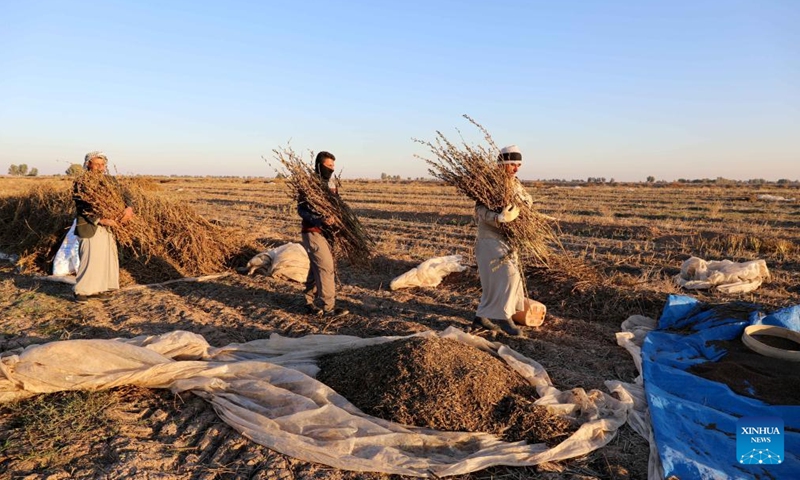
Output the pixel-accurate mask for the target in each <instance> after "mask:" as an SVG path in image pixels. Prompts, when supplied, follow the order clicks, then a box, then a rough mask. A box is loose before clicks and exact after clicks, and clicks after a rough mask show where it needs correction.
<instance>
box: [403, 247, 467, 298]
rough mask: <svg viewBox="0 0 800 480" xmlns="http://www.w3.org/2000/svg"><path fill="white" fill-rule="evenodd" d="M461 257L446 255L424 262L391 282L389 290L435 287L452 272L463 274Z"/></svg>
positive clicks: (464, 268) (463, 268)
mask: <svg viewBox="0 0 800 480" xmlns="http://www.w3.org/2000/svg"><path fill="white" fill-rule="evenodd" d="M461 259H462V257H461V255H448V256H446V257H434V258H431V259H429V260H425V261H424V262H422V263H420V264H419V265H417V266H416V267H414V268H412V269H411V270H409V271H407V272H406V273H404V274H402V275H400V276H399V277H397V278H395V279H394V280H392V283H390V284H389V288H390V289H391V290H399V289H401V288H410V287H435V286H437V285H439V284H440V283H442V279H443V278H444V277H446V276H447V275H448V274H450V273H453V272H463V271H464V270H466V268H467V267H465V266H464V265H461Z"/></svg>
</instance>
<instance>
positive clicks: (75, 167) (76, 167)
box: [66, 163, 83, 177]
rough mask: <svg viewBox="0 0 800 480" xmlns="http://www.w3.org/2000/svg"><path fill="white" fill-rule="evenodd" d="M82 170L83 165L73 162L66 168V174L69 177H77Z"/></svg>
mask: <svg viewBox="0 0 800 480" xmlns="http://www.w3.org/2000/svg"><path fill="white" fill-rule="evenodd" d="M82 172H83V167H82V166H81V165H80V164H78V163H73V164H72V165H70V166H69V168H67V171H66V174H67V175H69V176H71V177H77V176H78V175H80V174H81V173H82Z"/></svg>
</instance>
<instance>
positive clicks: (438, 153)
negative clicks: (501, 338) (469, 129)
mask: <svg viewBox="0 0 800 480" xmlns="http://www.w3.org/2000/svg"><path fill="white" fill-rule="evenodd" d="M464 117H465V118H466V119H467V120H469V121H470V122H471V123H472V124H473V125H475V126H476V127H478V128H479V129H480V131H481V133H483V136H484V138H485V139H486V141H487V143H488V146H484V145H468V144H467V143H466V142H465V141H463V140H462V141H461V145H456V144H454V143H452V142H451V141H449V140H448V139H447V138H446V137H445V136H444V134H442V132H440V131H437V132H436V140H435V141H434V142H429V141H424V140H415V141H416V142H417V143H420V144H422V145H425V146H426V147H428V148H429V149H430V150H431V152H432V153H433V154H434V155H435V157H436V158H434V159H428V158H424V157H422V159H423V160H425V161H426V162H427V163H428V165H430V167H431V168H430V169H429V170H428V172H429V173H430V174H431V175H433V176H434V177H436V178H438V179H440V180H442V181H444V182H445V183H447V184H448V185H452V186H454V187H456V188H457V189H458V190H459V191H460V192H461V193H463V194H464V195H466V196H467V197H469V198H471V199H472V200H475V201H476V202H478V203H481V204H483V205H485V206H486V207H488V208H489V209H490V210H494V211H497V212H499V211H500V210H501V209H502V208H503V207H505V206H507V205H508V204H510V203H513V204H514V205H516V206H517V207H519V209H520V214H519V217H518V218H517V219H516V220H515V221H513V222H510V223H505V224H502V225H501V228H502V229H503V230H504V232H505V233H506V235H507V237H508V240H509V242H510V244H511V247H512V248H513V249H514V250H515V251H516V252H517V254H518V255H519V256H520V259H521V261H522V262H523V264H526V265H527V264H539V265H547V260H548V257H549V255H550V246H551V245H553V244H558V239H557V237H556V234H555V232H554V231H553V228H552V226H551V223H550V221H549V220H548V217H546V216H544V215H542V214H540V213H538V212H537V211H536V210H535V209H534V208H533V206H532V205H530V204H529V203H528V202H524V201H522V197H523V196H524V194H523V195H520V189H523V187H522V185H521V183H520V182H519V181H518V180H517V179H516V178H515V177H512V176H511V175H508V174H506V173H505V171H504V170H503V169H502V168H499V167H498V164H497V156H498V154H499V150H500V149H499V148H497V145H495V143H494V141H493V140H492V137H491V135H489V132H488V131H486V129H485V128H483V126H481V125H480V124H478V123H477V122H475V121H474V120H473V119H472V118H470V117H469V116H467V115H464ZM522 191H523V192H524V190H522Z"/></svg>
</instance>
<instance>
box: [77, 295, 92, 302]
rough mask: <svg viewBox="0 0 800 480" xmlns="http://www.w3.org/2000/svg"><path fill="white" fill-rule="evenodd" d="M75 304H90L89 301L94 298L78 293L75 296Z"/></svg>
mask: <svg viewBox="0 0 800 480" xmlns="http://www.w3.org/2000/svg"><path fill="white" fill-rule="evenodd" d="M73 298H74V300H75V303H89V299H90V298H92V297H91V296H90V295H80V294H78V293H75V294H74V297H73Z"/></svg>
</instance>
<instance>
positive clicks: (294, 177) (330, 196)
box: [272, 146, 375, 264]
mask: <svg viewBox="0 0 800 480" xmlns="http://www.w3.org/2000/svg"><path fill="white" fill-rule="evenodd" d="M272 152H273V154H274V156H275V159H276V160H277V161H278V162H280V164H281V165H282V166H283V169H284V171H283V172H281V173H283V174H284V175H285V176H286V182H287V184H288V186H289V190H290V193H289V195H290V197H291V198H292V199H294V200H295V201H301V200H305V201H306V202H308V204H309V206H311V208H312V209H313V210H314V211H316V212H317V213H319V214H320V215H322V216H323V217H327V218H328V219H329V221H330V222H331V225H330V228H331V230H332V231H333V233H334V236H335V239H336V241H335V242H334V254H335V255H336V254H337V253H338V254H342V255H344V256H346V257H347V258H348V260H350V262H351V263H354V264H363V263H365V262H366V261H368V259H369V258H370V257H371V256H372V250H373V248H374V247H375V241H374V240H373V239H372V238H371V237H370V236H369V234H368V233H367V232H366V230H364V227H363V226H362V225H361V222H360V221H359V220H358V217H357V216H356V214H355V213H354V212H353V210H352V209H351V208H350V207H349V206H348V205H347V204H346V203H345V202H344V200H342V198H341V197H340V196H339V195H337V194H335V193H333V192H331V190H330V189H329V188H328V185H327V184H326V183H325V182H324V181H323V180H322V178H321V177H320V176H319V175H317V174H316V173H315V172H314V170H313V169H312V168H311V166H310V165H309V164H308V163H306V162H304V161H303V159H302V158H301V157H300V155H298V154H297V153H295V151H294V150H293V149H292V148H291V147H288V146H287V147H284V148H282V149H274V150H273V151H272ZM336 182H337V183H340V182H339V178H338V177H337V178H336Z"/></svg>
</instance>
